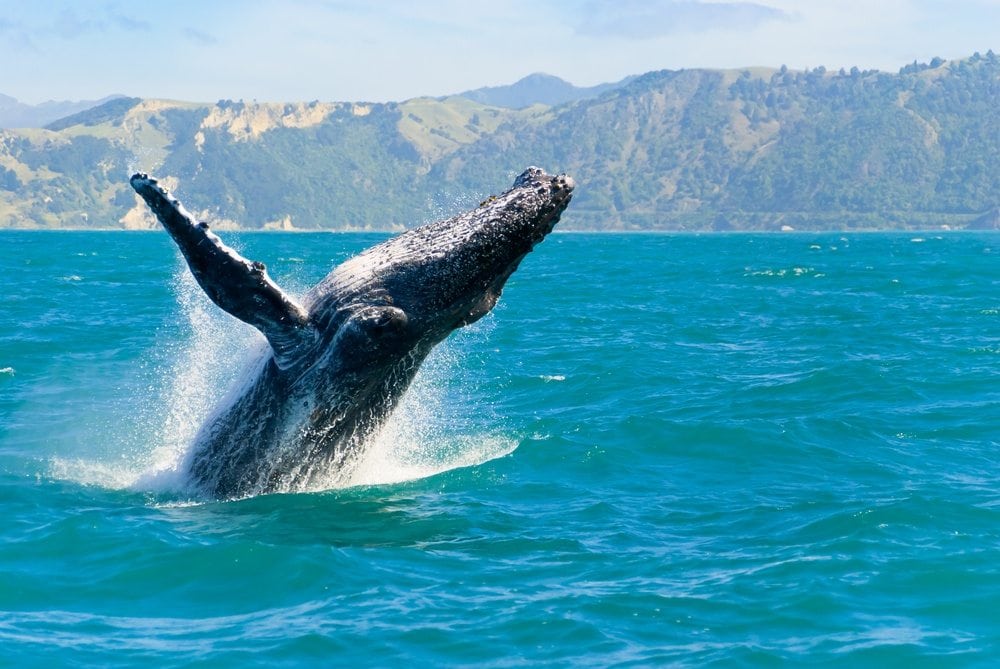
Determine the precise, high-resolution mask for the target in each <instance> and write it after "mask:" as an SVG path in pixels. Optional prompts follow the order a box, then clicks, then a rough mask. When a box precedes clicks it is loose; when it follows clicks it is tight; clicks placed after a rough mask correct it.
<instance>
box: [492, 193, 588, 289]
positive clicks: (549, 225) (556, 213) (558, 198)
mask: <svg viewBox="0 0 1000 669" xmlns="http://www.w3.org/2000/svg"><path fill="white" fill-rule="evenodd" d="M526 174H527V173H526ZM523 176H524V175H522V177H523ZM536 184H537V185H536ZM532 185H535V187H536V188H539V189H540V194H544V192H545V189H547V190H548V191H549V197H550V204H549V207H548V208H547V209H548V210H547V211H545V213H544V214H543V215H542V216H540V217H539V219H538V224H537V225H536V226H535V228H534V230H533V231H532V235H531V247H532V248H534V247H535V245H536V244H537V243H538V242H540V241H542V240H543V239H545V237H546V236H547V235H548V234H549V233H550V232H552V229H553V228H554V227H555V225H556V223H558V222H559V217H560V216H562V213H563V212H564V211H565V210H566V207H568V206H569V202H570V200H572V199H573V190H574V189H575V188H576V182H575V181H574V180H573V177H571V176H569V175H567V174H560V175H558V176H554V177H549V182H548V183H547V184H544V183H542V182H538V181H536V182H535V183H534V184H532ZM516 267H517V265H516V264H515V266H514V268H516ZM513 271H514V269H513V268H512V269H511V272H513ZM508 276H509V275H508Z"/></svg>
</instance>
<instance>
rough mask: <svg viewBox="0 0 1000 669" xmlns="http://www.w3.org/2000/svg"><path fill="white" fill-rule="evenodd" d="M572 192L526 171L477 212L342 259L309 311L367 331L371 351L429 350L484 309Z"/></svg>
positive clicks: (565, 182)
mask: <svg viewBox="0 0 1000 669" xmlns="http://www.w3.org/2000/svg"><path fill="white" fill-rule="evenodd" d="M574 187H575V183H574V181H573V179H572V178H571V177H569V176H567V175H557V176H554V175H550V174H546V173H545V171H544V170H542V169H540V168H537V167H529V168H528V169H527V170H525V171H524V172H523V173H522V174H521V175H519V176H518V177H517V178H516V179H515V180H514V183H513V185H512V186H511V187H510V188H509V189H508V190H507V191H505V192H504V193H502V194H501V195H498V196H491V197H490V198H488V199H487V200H485V201H484V202H482V203H481V204H480V205H479V207H477V208H476V209H474V210H472V211H469V212H466V213H464V214H460V215H458V216H455V217H453V218H450V219H447V220H443V221H438V222H436V223H430V224H428V225H424V226H422V227H419V228H416V229H413V230H410V231H408V232H405V233H403V234H401V235H399V236H398V237H395V238H393V239H390V240H388V241H385V242H383V243H381V244H379V245H377V246H374V247H372V248H371V249H368V250H367V251H365V252H363V253H361V254H359V255H358V256H355V257H354V258H352V259H350V260H348V261H347V262H345V263H343V264H342V265H340V266H339V267H337V268H336V269H335V270H334V271H333V272H332V273H331V274H330V275H329V276H328V277H327V278H326V279H325V280H324V281H323V282H321V283H320V284H319V285H318V286H317V287H316V288H315V289H314V291H313V293H314V295H315V296H316V297H314V298H313V300H312V301H313V302H314V306H313V307H312V311H313V313H314V314H315V317H316V318H317V319H318V320H321V321H322V320H325V321H326V322H328V323H330V325H331V326H333V327H342V325H341V324H343V323H353V325H354V326H355V327H357V328H360V329H361V330H362V331H366V330H367V331H370V332H371V335H372V336H371V339H372V342H373V343H372V346H371V348H374V349H379V348H386V349H389V350H407V349H413V348H414V347H417V346H427V347H430V346H433V345H434V344H436V343H437V342H439V341H441V340H442V339H444V338H445V337H446V336H447V335H448V333H450V332H451V331H453V330H455V329H456V328H459V327H462V326H464V325H467V324H469V323H472V322H474V321H476V320H478V319H480V318H482V317H483V316H484V315H486V314H487V313H489V311H490V310H491V309H492V308H493V307H494V305H495V304H496V303H497V300H498V299H499V297H500V293H501V291H502V290H503V287H504V284H505V283H506V282H507V280H508V279H509V278H510V276H511V275H512V274H513V273H514V271H515V270H516V269H517V267H518V265H519V264H520V263H521V260H522V259H523V258H524V257H525V256H526V255H527V254H528V253H529V252H530V251H531V250H532V249H533V248H534V247H535V245H536V244H538V243H539V242H540V241H541V240H542V239H544V238H545V236H546V235H548V234H549V233H550V232H551V231H552V229H553V226H555V224H556V223H557V222H558V221H559V217H560V215H561V214H562V212H563V211H564V210H565V209H566V206H567V205H568V204H569V202H570V199H571V197H572V193H573V189H574ZM324 302H325V303H324Z"/></svg>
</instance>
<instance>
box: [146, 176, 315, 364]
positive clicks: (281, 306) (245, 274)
mask: <svg viewBox="0 0 1000 669" xmlns="http://www.w3.org/2000/svg"><path fill="white" fill-rule="evenodd" d="M129 183H130V184H131V185H132V188H134V189H135V192H136V193H138V194H139V195H140V196H142V199H143V200H145V201H146V204H148V205H149V207H150V209H152V210H153V213H155V214H156V217H157V218H158V219H160V223H162V224H163V227H164V228H166V229H167V232H169V233H170V236H171V237H173V238H174V241H175V242H177V246H179V247H180V250H181V253H183V254H184V258H185V260H187V263H188V266H189V267H190V268H191V273H192V274H194V277H195V279H197V281H198V284H199V285H200V286H201V287H202V289H203V290H204V291H205V293H206V294H207V295H208V297H209V298H211V300H212V301H213V302H215V303H216V304H217V305H219V306H220V307H221V308H222V309H224V310H225V311H228V312H229V313H230V314H232V315H233V316H236V318H238V319H240V320H241V321H243V322H244V323H249V324H250V325H252V326H254V327H255V328H257V329H258V330H260V331H261V332H262V333H263V334H264V336H265V337H266V338H267V341H268V343H269V344H270V345H271V349H272V350H273V351H274V361H275V363H276V364H277V365H278V367H279V368H281V369H286V368H287V367H289V366H291V365H292V364H293V363H294V362H295V360H296V359H297V358H298V357H299V352H300V351H301V350H302V349H303V348H304V347H306V346H308V344H310V343H311V342H313V341H314V340H315V335H316V330H315V328H314V327H313V325H312V324H311V323H310V321H309V314H308V313H307V312H306V310H305V309H303V308H302V307H301V306H300V305H299V304H298V303H296V302H295V300H293V299H292V298H291V297H289V296H288V295H286V294H285V292H284V291H282V290H281V288H279V287H278V285H277V284H276V283H274V281H272V280H271V277H269V276H268V275H267V270H266V268H265V267H264V264H263V263H260V262H254V261H251V260H247V259H246V258H244V257H243V256H241V255H240V254H239V253H237V252H236V251H234V250H233V249H231V248H229V247H228V246H226V245H225V244H223V243H222V240H221V239H219V238H218V236H216V235H215V234H214V233H212V231H210V230H209V229H208V224H207V223H198V222H196V221H195V219H194V217H193V216H192V215H191V214H190V212H188V211H187V210H186V209H185V208H184V207H183V205H181V203H180V202H178V200H177V198H175V197H173V196H172V195H171V194H170V193H169V192H168V191H167V190H166V189H164V188H163V187H162V186H160V185H159V183H157V181H156V179H153V178H152V177H150V176H149V175H147V174H142V173H137V174H133V175H132V178H131V179H129Z"/></svg>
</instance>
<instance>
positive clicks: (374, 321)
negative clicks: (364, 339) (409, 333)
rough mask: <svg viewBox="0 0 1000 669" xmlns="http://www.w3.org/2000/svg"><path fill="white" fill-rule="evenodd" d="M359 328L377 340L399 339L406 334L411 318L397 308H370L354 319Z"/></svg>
mask: <svg viewBox="0 0 1000 669" xmlns="http://www.w3.org/2000/svg"><path fill="white" fill-rule="evenodd" d="M352 320H353V321H354V322H355V324H356V325H357V326H358V328H359V329H360V330H361V331H363V332H364V333H365V334H366V335H367V336H369V337H371V338H372V339H375V340H382V339H386V338H388V337H398V336H400V335H402V334H404V333H405V332H406V326H407V324H408V323H409V318H408V317H407V316H406V312H405V311H403V310H402V309H399V308H397V307H389V306H378V307H368V308H366V309H363V310H362V311H360V312H359V313H358V314H357V315H355V316H354V318H353V319H352Z"/></svg>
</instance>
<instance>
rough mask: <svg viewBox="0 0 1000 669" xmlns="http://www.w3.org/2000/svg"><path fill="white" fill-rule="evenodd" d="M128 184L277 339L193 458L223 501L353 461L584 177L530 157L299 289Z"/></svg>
mask: <svg viewBox="0 0 1000 669" xmlns="http://www.w3.org/2000/svg"><path fill="white" fill-rule="evenodd" d="M130 183H131V185H132V188H134V189H135V191H136V192H137V193H138V194H139V195H140V196H141V197H142V198H143V199H144V200H145V201H146V203H147V204H148V205H149V207H150V208H151V209H152V211H153V213H154V214H156V217H157V218H158V219H159V220H160V223H162V224H163V227H164V228H166V230H167V232H169V233H170V235H171V236H172V237H173V239H174V241H175V242H176V243H177V245H178V247H180V250H181V253H182V254H183V256H184V258H185V260H186V261H187V264H188V266H189V267H190V269H191V272H192V273H193V274H194V277H195V279H196V280H197V281H198V283H199V284H200V285H201V287H202V289H203V290H204V291H205V293H207V294H208V296H209V298H211V300H212V301H213V302H215V304H217V305H218V306H219V307H221V308H222V309H224V310H225V311H227V312H229V313H230V314H232V315H233V316H235V317H236V318H239V319H240V320H242V321H244V322H246V323H249V324H250V325H252V326H254V327H255V328H257V329H258V330H259V331H260V332H261V333H263V335H264V337H265V338H266V339H267V342H268V344H269V348H268V350H266V352H265V353H264V354H263V357H262V358H261V359H260V360H258V361H256V362H255V363H254V367H253V369H251V370H248V375H247V379H248V380H247V381H246V383H245V384H244V385H243V386H241V388H240V390H239V391H238V392H236V393H234V394H233V395H232V396H230V397H228V398H227V399H226V400H225V403H224V405H220V406H219V407H217V408H216V409H215V411H214V412H213V413H212V414H211V416H210V417H209V418H208V420H207V421H206V422H205V423H204V425H202V427H201V429H200V430H199V432H198V434H197V436H196V437H195V442H194V444H193V445H192V447H191V449H190V451H189V453H188V455H187V458H186V460H185V464H184V466H185V467H186V470H187V475H188V478H189V480H190V481H191V482H192V484H194V485H195V486H196V487H198V488H199V489H200V490H201V491H202V492H204V493H206V494H209V495H212V496H215V497H218V498H235V497H247V496H251V495H256V494H261V493H268V492H276V491H285V490H297V489H303V488H306V487H308V486H309V485H310V484H311V483H313V482H314V481H316V479H317V478H318V477H321V476H324V475H326V474H328V473H329V472H330V471H331V470H332V469H337V468H343V467H346V466H348V465H349V464H350V463H351V461H352V458H353V457H354V456H355V455H356V454H357V453H358V452H359V450H360V449H361V448H362V447H363V445H364V443H365V441H366V439H368V438H369V437H371V436H372V435H373V434H374V433H375V432H376V431H377V430H378V429H379V427H380V426H381V425H382V424H383V423H384V422H385V420H386V418H387V417H388V416H389V414H390V413H391V411H392V410H393V408H394V407H395V405H396V403H397V402H398V400H399V398H400V396H401V395H402V394H403V392H404V391H405V390H406V388H407V387H408V386H409V384H410V382H411V381H412V380H413V378H414V375H415V374H416V373H417V370H418V368H419V367H420V364H421V362H422V361H423V360H424V358H426V356H427V354H428V353H429V352H430V351H431V349H432V348H433V347H434V346H435V345H436V344H438V343H439V342H441V341H442V340H443V339H444V338H445V337H447V336H448V334H449V333H450V332H452V331H453V330H455V329H457V328H460V327H462V326H464V325H467V324H469V323H472V322H473V321H476V320H477V319H479V318H481V317H482V316H484V315H485V314H486V313H488V312H489V311H490V309H492V308H493V306H494V305H495V304H496V302H497V299H498V298H499V297H500V292H501V290H502V289H503V286H504V284H505V283H506V281H507V279H508V278H509V277H510V276H511V274H512V273H513V272H514V270H516V269H517V267H518V265H519V264H520V262H521V260H522V259H523V258H524V256H525V255H526V254H527V253H528V252H529V251H531V250H532V248H534V246H535V245H536V244H537V243H538V242H540V241H541V240H542V239H543V238H544V237H545V236H546V235H547V234H548V233H549V232H551V230H552V228H553V226H554V225H555V224H556V222H557V221H558V220H559V217H560V215H561V214H562V212H563V211H564V210H565V208H566V206H567V205H568V204H569V201H570V198H571V197H572V192H573V188H574V183H573V179H572V178H570V177H568V176H566V175H559V176H553V175H549V174H546V173H545V172H544V171H543V170H541V169H539V168H537V167H529V168H528V169H527V170H525V171H524V172H523V173H522V174H521V175H520V176H518V177H517V178H516V179H515V180H514V184H513V186H512V187H511V188H510V189H509V190H507V191H506V192H504V193H503V194H501V195H499V196H491V197H490V198H489V199H487V200H486V201H484V202H483V203H482V204H480V206H479V207H477V208H476V209H473V210H472V211H469V212H466V213H464V214H460V215H458V216H455V217H453V218H450V219H447V220H443V221H438V222H436V223H430V224H427V225H424V226H422V227H418V228H415V229H412V230H409V231H407V232H404V233H402V234H400V235H398V236H396V237H394V238H391V239H389V240H387V241H385V242H383V243H381V244H378V245H376V246H373V247H371V248H369V249H367V250H366V251H364V252H362V253H360V254H358V255H357V256H354V257H353V258H351V259H349V260H347V261H346V262H344V263H342V264H341V265H339V266H338V267H336V268H335V269H333V271H331V272H330V273H329V274H328V275H327V276H326V278H324V279H323V280H322V281H320V282H319V283H318V284H317V285H316V286H314V287H313V288H312V289H311V290H309V291H308V292H307V293H306V294H305V295H304V296H303V297H302V298H301V299H300V300H296V299H294V298H293V297H291V296H289V295H288V294H286V293H285V292H284V291H282V290H281V288H279V287H278V285H277V284H276V283H275V282H274V281H273V280H272V279H271V278H270V277H269V276H268V274H267V271H266V268H265V267H264V265H263V264H262V263H260V262H253V261H250V260H247V259H246V258H243V257H242V256H241V255H239V254H238V253H236V252H235V251H234V250H232V249H230V248H228V247H227V246H226V245H225V244H223V243H222V241H221V240H220V239H219V237H217V236H216V235H215V234H214V233H212V232H211V231H210V230H209V228H208V225H207V224H206V223H199V222H197V221H196V220H195V219H194V217H193V216H192V215H191V214H190V213H189V212H188V211H187V210H186V209H185V208H184V207H183V206H182V205H181V203H180V202H179V201H178V200H177V199H176V198H175V197H173V196H172V195H171V194H170V193H169V192H168V191H167V190H165V189H164V188H163V187H161V186H160V185H159V184H158V183H157V181H156V179H154V178H151V177H150V176H148V175H146V174H142V173H138V174H135V175H133V176H132V178H131V179H130Z"/></svg>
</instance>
